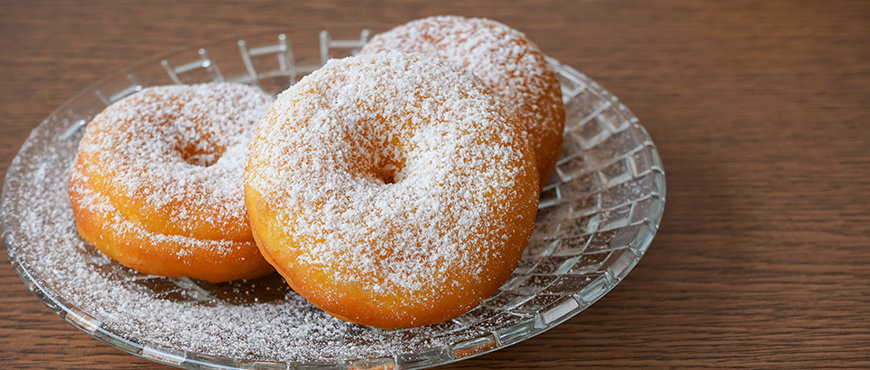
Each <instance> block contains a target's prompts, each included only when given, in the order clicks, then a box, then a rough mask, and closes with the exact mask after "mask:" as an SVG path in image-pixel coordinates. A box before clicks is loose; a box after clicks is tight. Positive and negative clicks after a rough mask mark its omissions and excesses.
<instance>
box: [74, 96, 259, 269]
mask: <svg viewBox="0 0 870 370" xmlns="http://www.w3.org/2000/svg"><path fill="white" fill-rule="evenodd" d="M271 101H272V98H271V97H270V96H268V95H266V94H265V93H264V92H262V91H260V90H259V89H257V88H253V87H249V86H245V85H240V84H234V83H210V84H202V85H191V86H160V87H151V88H146V89H144V90H142V91H140V92H138V93H136V94H133V95H131V96H128V97H126V98H124V99H122V100H120V101H118V102H116V103H114V104H112V105H111V106H109V107H107V108H106V109H105V110H104V111H103V112H101V113H100V114H98V115H97V116H96V117H94V119H93V121H92V122H91V123H90V124H89V125H88V127H87V129H86V130H85V133H84V137H83V138H82V141H81V143H80V144H79V149H78V154H77V156H76V159H75V162H74V164H73V167H72V170H71V172H70V177H69V196H70V201H71V203H72V208H73V213H74V214H75V219H76V226H77V228H78V231H79V234H80V235H81V236H82V237H83V238H84V239H85V240H87V241H89V242H91V243H92V244H93V245H94V246H95V247H97V249H99V250H100V251H102V252H103V253H105V254H106V255H107V256H109V257H111V258H112V259H114V260H116V261H118V262H120V263H121V264H123V265H125V266H127V267H130V268H132V269H135V270H137V271H140V272H143V273H147V274H155V275H163V276H187V277H191V278H196V279H201V280H206V281H210V282H223V281H230V280H236V279H247V278H254V277H258V276H261V275H265V274H267V273H269V272H272V271H274V270H273V269H272V268H271V266H270V265H269V264H268V262H266V260H264V259H263V257H262V256H261V255H260V253H259V250H258V249H257V246H256V244H255V242H254V239H253V236H252V234H251V229H250V226H249V225H248V221H247V216H246V212H245V203H244V195H243V192H242V187H243V181H244V165H245V156H246V153H247V145H248V143H249V142H250V137H251V135H252V134H253V132H254V129H255V128H256V125H257V122H258V120H259V118H260V117H261V116H262V114H263V113H264V112H265V110H266V109H267V108H268V107H269V104H270V103H271Z"/></svg>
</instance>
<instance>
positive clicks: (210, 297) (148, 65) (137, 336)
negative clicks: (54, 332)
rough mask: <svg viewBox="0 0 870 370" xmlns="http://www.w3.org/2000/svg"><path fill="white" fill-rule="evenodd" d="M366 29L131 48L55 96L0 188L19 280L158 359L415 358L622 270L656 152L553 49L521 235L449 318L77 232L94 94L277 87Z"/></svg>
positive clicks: (91, 329)
mask: <svg viewBox="0 0 870 370" xmlns="http://www.w3.org/2000/svg"><path fill="white" fill-rule="evenodd" d="M373 31H376V30H373ZM370 35H371V32H370V31H369V29H367V28H365V27H346V26H342V27H320V28H296V29H289V30H283V31H275V32H265V33H258V34H252V35H245V36H238V37H230V38H226V39H222V40H218V41H214V42H210V43H206V44H202V45H198V46H195V47H191V48H185V49H180V50H177V51H175V52H173V53H170V54H167V55H164V56H162V57H157V58H153V59H149V60H146V61H143V62H141V63H139V64H136V65H134V66H132V67H130V68H127V69H125V70H123V71H120V72H118V73H115V74H113V75H111V76H109V77H107V78H106V79H104V80H102V81H100V82H98V83H96V84H94V85H92V86H90V87H88V88H87V89H85V90H84V91H82V92H81V93H79V94H78V95H76V96H75V97H74V98H72V99H71V100H69V101H68V102H67V103H65V104H64V105H62V106H61V107H60V108H58V109H57V110H56V111H54V113H52V114H51V115H50V116H49V117H48V118H46V119H45V120H44V121H43V122H42V123H41V124H40V125H39V126H38V127H36V129H34V130H33V132H32V133H31V134H30V137H29V138H28V139H27V141H26V142H25V143H24V145H23V147H22V148H21V150H20V152H19V153H18V155H17V156H16V157H15V159H14V160H13V162H12V164H11V166H10V167H9V170H8V172H7V176H6V182H5V185H4V187H3V194H2V200H0V221H2V226H3V239H4V242H5V244H6V250H7V253H8V254H9V258H10V261H11V262H12V264H13V266H14V267H15V269H16V271H17V272H18V274H19V275H20V276H21V278H22V280H23V281H24V283H25V284H27V286H28V287H29V288H30V290H32V291H33V293H34V294H35V295H36V296H37V297H39V299H41V300H42V301H43V303H45V304H46V305H47V306H48V307H49V308H50V309H51V310H52V311H54V312H55V313H57V314H58V315H59V316H60V317H62V318H63V319H64V320H66V321H67V322H69V323H70V324H72V325H73V326H75V327H76V328H79V329H80V330H82V331H84V332H86V333H88V334H89V335H91V336H93V337H94V338H97V339H99V340H102V341H104V342H106V343H108V344H110V345H112V346H115V347H117V348H119V349H121V350H124V351H127V352H129V353H132V354H134V355H137V356H141V357H144V358H147V359H150V360H154V361H157V362H160V363H164V364H170V365H176V366H180V367H188V368H198V367H218V368H237V367H238V368H273V367H277V368H287V367H291V368H292V367H300V366H301V367H307V366H312V367H316V368H370V367H380V366H386V367H392V368H418V367H427V366H435V365H441V364H446V363H450V362H454V361H458V360H461V359H464V358H469V357H473V356H477V355H481V354H483V353H487V352H490V351H495V350H498V349H500V348H504V347H506V346H510V345H512V344H515V343H518V342H520V341H523V340H526V339H528V338H531V337H533V336H535V335H538V334H541V333H543V332H545V331H546V330H548V329H550V328H552V327H554V326H556V325H558V324H560V323H561V322H563V321H565V320H567V319H569V318H571V317H573V316H574V315H576V314H577V313H579V312H580V311H582V310H583V309H585V308H586V307H589V306H590V305H592V304H593V303H595V301H597V300H598V299H600V298H601V297H602V296H603V295H604V294H606V293H607V292H608V291H610V290H611V289H613V288H614V287H615V286H616V285H617V284H618V283H619V282H620V281H621V280H622V279H623V278H625V276H626V274H628V272H629V271H630V270H631V269H632V268H633V267H634V266H635V265H636V264H637V263H638V261H639V260H640V258H641V257H642V256H643V254H644V252H646V250H647V247H649V245H650V242H651V241H652V238H653V236H654V235H655V233H656V230H657V228H658V225H659V222H660V220H661V216H662V212H663V209H664V202H665V176H664V170H663V167H662V164H661V160H660V159H659V156H658V154H657V152H656V149H655V146H654V145H653V142H652V140H651V139H650V137H649V135H648V134H647V133H646V131H645V130H644V129H643V127H642V126H641V125H640V124H639V123H638V120H637V118H635V117H634V115H632V114H631V112H629V111H628V109H626V108H625V106H623V105H622V104H620V103H619V102H618V100H617V99H616V98H615V97H614V96H612V95H610V94H609V93H608V92H607V91H606V90H604V89H603V88H602V87H601V86H599V85H598V84H596V83H595V82H594V81H592V80H591V79H589V78H588V77H586V76H585V75H583V74H582V73H579V72H577V71H576V70H574V69H572V68H571V67H568V66H565V65H562V64H560V63H559V62H558V61H556V60H553V59H550V62H551V63H552V64H553V66H554V67H555V69H556V72H557V73H558V76H559V80H560V82H561V84H562V91H563V94H564V101H565V108H566V111H567V120H566V125H565V136H564V143H563V151H562V156H561V158H560V160H559V163H558V167H557V169H556V174H555V175H554V176H553V178H552V179H551V180H550V182H549V184H548V185H547V187H546V188H545V189H544V191H543V194H542V195H541V201H540V209H539V212H538V217H537V225H536V229H535V232H534V234H533V235H532V238H531V240H530V242H529V245H528V247H527V249H526V252H525V255H524V257H523V260H522V261H521V262H520V265H519V267H518V268H517V269H516V271H514V273H513V275H512V276H511V278H510V279H509V281H508V282H507V283H505V284H504V286H502V287H501V288H500V290H499V291H498V292H497V293H496V294H494V295H493V296H492V297H490V298H489V299H487V300H486V301H485V302H483V303H482V304H481V305H480V306H478V307H477V308H475V309H473V310H471V311H470V312H468V313H466V314H464V315H462V316H460V317H458V318H456V319H454V320H451V321H448V322H445V323H442V324H438V325H433V326H428V327H422V328H414V329H404V330H379V329H373V328H369V327H364V326H360V325H355V324H349V323H345V322H342V321H339V320H337V319H334V318H331V317H329V316H328V315H326V314H324V313H322V312H321V311H320V310H318V309H317V308H315V307H313V306H311V305H309V304H308V303H307V302H305V300H303V299H302V298H300V297H299V296H298V295H296V294H295V293H293V292H292V291H291V290H290V289H289V287H287V285H286V284H285V283H284V282H283V281H282V280H281V278H280V277H278V276H277V275H273V276H268V277H265V278H261V279H256V280H250V281H239V282H233V283H227V284H208V283H205V282H201V281H195V280H191V279H187V278H165V277H159V276H151V275H143V274H140V273H137V272H135V271H132V270H129V269H127V268H124V267H123V266H121V265H119V264H117V263H115V262H113V261H111V260H109V259H108V258H106V257H105V256H103V255H102V254H101V253H99V252H98V251H96V250H95V249H94V248H93V247H92V246H91V245H90V244H88V243H86V242H84V241H83V240H81V239H80V238H79V237H78V234H77V232H76V229H75V223H74V219H73V215H72V210H71V208H70V204H69V200H68V197H67V192H66V180H67V175H68V169H69V166H70V164H71V162H72V160H73V158H74V156H75V151H76V148H77V145H78V141H79V140H80V138H81V134H82V131H83V130H82V128H83V127H84V125H85V124H86V123H87V122H89V121H90V119H91V118H92V117H93V116H94V115H95V114H96V113H98V112H100V111H101V110H103V108H105V107H106V105H108V104H111V103H112V102H114V101H117V100H118V99H121V98H122V97H124V96H126V95H129V94H131V93H133V92H136V91H138V90H141V89H142V88H143V87H146V86H152V85H165V84H173V83H199V82H207V81H213V80H227V81H236V82H242V83H248V84H256V85H258V86H261V87H262V88H263V89H264V90H266V91H268V92H270V93H273V94H274V93H278V92H280V91H282V90H284V89H285V88H287V87H288V86H289V85H291V84H292V83H294V82H295V81H297V80H298V79H300V78H301V77H303V76H304V75H305V74H307V73H310V72H311V71H313V70H315V69H316V68H318V67H319V66H320V65H321V64H322V63H323V62H325V60H327V59H328V58H335V57H344V56H347V55H351V54H353V53H355V52H356V51H357V50H359V48H360V47H361V46H362V45H363V44H364V43H365V41H366V40H367V39H368V37H369V36H370Z"/></svg>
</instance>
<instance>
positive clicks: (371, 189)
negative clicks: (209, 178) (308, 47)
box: [245, 52, 538, 328]
mask: <svg viewBox="0 0 870 370" xmlns="http://www.w3.org/2000/svg"><path fill="white" fill-rule="evenodd" d="M522 130H523V127H522V123H521V122H519V121H518V120H517V119H516V116H515V115H513V114H510V111H509V109H508V108H507V107H506V106H505V105H504V104H503V103H502V102H501V100H500V99H498V97H497V96H496V95H495V93H494V92H492V90H491V89H490V88H488V87H487V86H486V84H484V83H483V81H481V80H479V79H478V78H476V77H475V76H474V75H473V74H471V73H470V72H468V71H467V70H466V69H464V68H462V67H460V66H457V65H454V64H452V63H449V62H447V61H445V60H442V59H438V58H434V57H430V56H425V55H422V54H405V53H400V52H388V53H379V54H372V55H365V56H357V57H348V58H345V59H340V60H331V61H329V62H328V63H326V65H325V66H323V67H322V68H321V69H319V70H317V71H315V72H314V73H312V74H310V75H308V76H306V77H305V78H303V79H302V80H301V81H300V82H299V83H297V84H296V85H294V86H292V87H290V88H289V89H288V90H286V91H284V92H283V93H281V94H280V95H279V96H278V98H277V99H276V100H275V103H274V104H273V105H272V107H271V108H270V109H269V111H268V112H266V114H265V116H264V117H263V118H262V120H261V121H260V125H259V126H258V128H257V131H256V133H255V135H254V138H253V139H252V141H251V147H250V152H249V154H248V163H247V167H246V170H245V202H246V203H247V205H248V215H249V219H250V221H251V228H252V230H253V232H254V238H255V239H256V240H257V245H258V246H259V247H260V250H261V252H262V253H263V255H264V256H265V257H266V259H267V260H269V261H271V263H272V264H273V265H274V266H275V268H276V270H277V271H278V272H279V273H280V274H281V275H283V276H284V278H285V279H286V280H287V282H288V284H289V285H290V286H291V287H292V288H293V290H295V291H296V292H297V293H299V294H300V295H302V296H303V297H305V298H306V299H307V300H308V301H309V302H311V303H312V304H314V305H315V306H318V307H320V308H322V309H323V310H325V311H326V312H328V313H330V314H332V315H333V316H335V317H338V318H340V319H343V320H346V321H351V322H355V323H359V324H363V325H369V326H374V327H378V328H404V327H413V326H421V325H428V324H434V323H438V322H442V321H445V320H448V319H450V318H453V317H455V316H457V315H459V314H461V313H463V312H465V311H467V310H469V309H470V308H472V307H474V306H475V305H477V304H478V303H479V302H480V301H482V300H483V299H484V298H486V297H488V296H490V295H491V294H492V293H493V292H495V290H496V289H497V288H498V287H499V286H501V284H503V283H504V281H505V280H506V279H507V278H508V277H509V275H510V274H511V272H512V271H513V269H514V268H515V267H516V266H517V263H518V261H519V259H520V257H521V254H522V251H523V249H524V247H525V245H526V243H527V242H528V238H529V236H530V234H531V232H532V229H533V228H534V219H535V213H536V208H537V202H538V173H537V168H536V167H535V162H534V153H533V152H532V149H531V146H530V145H529V144H528V142H527V141H526V140H524V134H523V132H522Z"/></svg>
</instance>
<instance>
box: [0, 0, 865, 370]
mask: <svg viewBox="0 0 870 370" xmlns="http://www.w3.org/2000/svg"><path fill="white" fill-rule="evenodd" d="M305 3H306V5H294V4H290V3H289V2H282V3H277V2H276V3H275V4H268V3H265V2H261V1H257V2H254V1H252V2H246V3H244V4H243V5H242V4H235V3H232V2H212V1H197V2H186V3H183V4H179V3H176V2H175V1H148V2H135V3H134V2H115V1H99V2H97V1H89V2H85V3H82V2H44V1H38V0H30V1H14V2H2V3H0V33H2V35H3V37H2V38H0V50H2V56H0V74H2V77H0V81H2V84H3V85H2V86H3V87H2V89H0V102H2V103H0V119H2V120H3V123H2V125H0V171H2V173H5V169H6V168H7V167H8V165H9V162H10V160H11V159H12V157H13V156H14V155H15V153H16V152H17V150H18V148H19V147H20V145H21V144H22V143H23V142H24V140H25V138H26V137H27V134H28V132H29V131H30V130H31V129H32V128H33V127H34V126H35V125H36V124H38V123H39V122H40V121H41V120H42V119H43V118H45V117H46V116H47V115H48V114H49V113H50V112H51V111H52V110H54V109H55V108H56V107H57V106H59V105H60V104H61V103H63V102H64V101H66V100H67V99H69V98H70V97H72V96H73V95H74V94H75V93H76V92H77V91H79V90H81V89H83V88H84V87H85V86H87V85H88V84H90V83H92V82H94V81H96V80H97V79H99V78H101V77H102V76H105V75H106V74H108V73H110V72H113V71H115V70H118V69H120V68H122V67H124V66H127V65H129V64H132V63H134V62H136V61H138V60H141V59H143V58H147V57H150V56H153V55H155V54H158V53H162V52H165V51H168V50H171V49H173V48H177V47H180V46H185V45H189V44H192V43H196V42H201V41H205V40H209V39H213V38H217V37H220V36H222V35H226V34H232V33H242V32H250V31H257V30H266V29H272V28H279V27H287V26H291V25H299V24H309V25H316V24H323V23H345V22H355V23H359V22H374V23H384V24H397V23H401V22H404V21H407V20H410V19H414V18H419V17H423V16H426V15H435V14H460V15H469V16H486V17H490V18H494V19H497V20H500V21H502V22H504V23H507V24H509V25H512V26H514V27H516V28H519V29H521V30H524V31H525V32H526V33H527V34H528V35H529V37H531V38H532V39H533V40H536V41H537V43H538V44H539V46H540V47H541V48H542V49H543V50H544V51H545V52H546V53H547V54H549V55H551V56H553V57H555V58H557V59H559V60H561V61H562V62H564V63H566V64H568V65H571V66H574V67H575V68H577V69H579V70H581V71H583V72H585V73H586V74H588V75H589V76H591V77H592V78H594V79H596V80H597V81H598V82H600V83H601V84H602V85H603V86H605V87H606V88H607V89H609V90H610V91H611V92H612V93H614V94H615V95H617V96H618V97H620V99H621V100H622V101H623V102H624V103H625V104H626V105H627V106H628V107H629V108H630V109H631V110H632V111H633V112H634V113H635V114H636V115H637V116H638V117H639V118H640V120H641V123H643V124H644V125H645V126H646V128H647V130H648V131H649V132H650V134H651V135H652V137H653V138H654V140H655V142H656V144H657V146H658V149H659V151H660V152H661V156H662V158H663V160H664V163H665V168H666V171H667V181H668V200H667V206H666V211H665V215H664V220H663V223H662V225H661V229H660V231H659V234H658V235H657V236H656V238H655V241H654V242H653V244H652V246H651V248H650V250H649V252H648V253H647V255H646V256H645V257H644V258H643V260H642V261H641V263H640V264H639V265H638V266H637V268H636V269H635V270H634V271H632V273H631V274H629V276H628V278H627V279H626V280H625V281H624V282H623V283H621V284H620V285H619V286H618V287H617V288H616V289H615V290H614V291H612V292H611V293H609V294H608V295H606V296H605V297H604V298H603V299H602V300H601V301H599V302H598V303H596V304H595V305H593V306H592V307H591V308H589V309H587V310H586V311H584V312H583V313H581V314H580V315H578V316H576V317H574V318H573V319H571V320H569V321H568V322H566V323H564V324H562V325H560V326H558V327H556V328H555V329H553V330H551V331H549V332H547V333H545V334H543V335H540V336H538V337H536V338H533V339H531V340H528V341H525V342H522V343H520V344H517V345H515V346H513V347H510V348H507V349H504V350H502V351H498V352H496V353H492V354H488V355H485V356H482V357H479V358H474V359H471V360H467V361H463V362H461V363H459V364H455V365H453V366H454V367H485V366H490V367H499V368H510V367H522V368H526V367H575V366H595V367H598V366H619V367H628V366H655V367H663V366H688V367H702V366H727V367H736V366H741V367H772V366H776V367H804V368H815V367H822V366H847V367H867V366H870V176H868V174H867V171H868V170H870V149H868V145H870V3H868V2H860V1H855V2H847V1H831V0H829V1H819V2H810V1H806V2H805V1H732V2H694V1H659V2H647V1H618V2H612V1H546V2H544V1H532V0H520V1H513V2H508V3H497V2H473V1H467V0H459V1H442V2H440V3H444V4H442V5H439V6H436V5H434V4H435V2H428V3H422V2H421V3H419V4H409V3H404V2H399V1H358V2H356V4H355V5H347V4H345V5H339V4H338V3H339V2H338V1H331V0H317V1H308V2H305ZM0 305H2V306H0V363H2V364H3V367H19V366H35V367H44V366H51V367H76V368H78V367H102V368H118V367H143V366H146V367H159V365H156V364H153V363H150V362H148V361H145V360H142V359H140V358H137V357H134V356H131V355H128V354H126V353H123V352H121V351H119V350H116V349H114V348H112V347H109V346H108V345H105V344H103V343H101V342H99V341H97V340H95V339H92V338H90V337H88V336H87V335H86V334H84V333H82V332H79V331H78V330H76V329H74V328H73V327H72V326H70V325H69V324H67V323H65V322H63V321H62V320H61V319H60V318H58V317H57V316H55V315H54V314H53V313H51V311H49V310H48V309H47V308H46V307H45V306H43V305H42V304H41V303H40V302H39V300H38V299H37V298H36V297H34V296H33V295H32V294H31V293H30V291H28V290H27V288H26V287H25V286H24V284H23V283H22V282H21V280H20V279H19V278H18V276H16V274H15V272H14V271H13V269H12V267H11V265H10V264H9V263H8V258H7V256H6V255H5V254H0Z"/></svg>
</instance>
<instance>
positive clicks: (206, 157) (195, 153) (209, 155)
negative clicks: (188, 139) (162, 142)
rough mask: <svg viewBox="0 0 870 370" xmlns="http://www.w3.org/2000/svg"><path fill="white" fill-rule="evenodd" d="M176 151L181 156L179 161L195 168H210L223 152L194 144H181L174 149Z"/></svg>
mask: <svg viewBox="0 0 870 370" xmlns="http://www.w3.org/2000/svg"><path fill="white" fill-rule="evenodd" d="M176 150H177V151H178V152H179V153H180V154H181V159H183V160H184V161H185V162H187V163H188V164H191V165H194V166H197V167H210V166H212V165H214V164H215V163H217V161H218V160H219V159H221V155H223V150H219V148H208V149H207V148H202V147H201V146H198V145H194V144H186V145H184V144H181V145H179V146H178V147H176Z"/></svg>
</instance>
